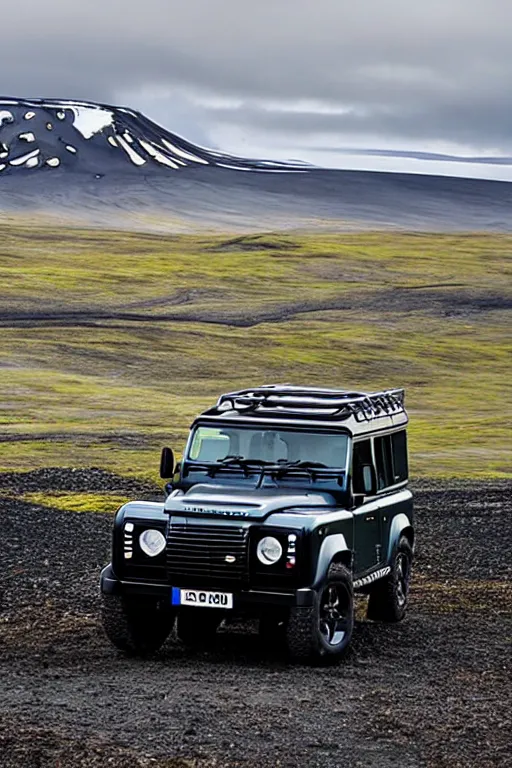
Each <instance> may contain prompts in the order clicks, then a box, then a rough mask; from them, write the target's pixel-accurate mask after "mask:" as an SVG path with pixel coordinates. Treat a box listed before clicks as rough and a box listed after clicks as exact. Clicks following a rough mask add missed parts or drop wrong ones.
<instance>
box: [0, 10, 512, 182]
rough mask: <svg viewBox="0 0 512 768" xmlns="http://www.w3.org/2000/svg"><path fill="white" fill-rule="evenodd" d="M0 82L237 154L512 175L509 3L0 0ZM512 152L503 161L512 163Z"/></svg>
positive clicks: (15, 91)
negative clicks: (480, 159) (126, 115)
mask: <svg viewBox="0 0 512 768" xmlns="http://www.w3.org/2000/svg"><path fill="white" fill-rule="evenodd" d="M0 24H1V28H2V35H1V38H0V95H3V96H18V97H35V96H38V97H55V98H76V99H87V100H92V101H103V102H108V103H114V104H122V105H125V106H130V107H133V108H135V109H139V110H141V111H143V112H145V113H146V114H147V115H148V116H149V117H151V118H153V119H154V120H156V121H157V122H159V123H161V124H162V125H164V126H165V127H166V128H168V129H169V130H172V131H175V132H176V133H179V134H181V135H183V136H185V137H186V138H188V139H190V140H191V141H196V142H198V143H201V144H203V145H207V146H211V147H217V148H220V149H223V150H226V151H228V152H231V153H237V154H241V155H245V156H260V157H261V156H264V157H269V158H280V159H289V158H296V159H303V160H306V161H310V162H315V163H319V164H322V165H336V166H338V167H361V168H375V169H383V170H384V169H389V170H414V171H421V172H443V173H457V174H461V175H470V176H489V177H493V178H507V179H512V165H511V166H507V165H496V164H494V165H491V164H488V163H485V164H481V163H480V164H476V163H473V162H469V163H468V162H465V163H460V162H459V163H453V162H448V161H445V160H440V159H435V160H426V159H424V158H421V159H418V158H411V157H407V156H406V157H404V156H400V157H393V156H391V157H390V156H388V155H385V156H379V155H375V154H371V155H366V154H351V153H350V152H348V153H347V152H344V153H341V152H340V150H350V149H353V148H359V149H368V148H370V149H379V150H399V151H401V152H406V153H407V152H413V153H414V152H431V153H437V154H444V155H446V154H447V155H457V156H482V155H484V156H487V155H491V156H503V155H505V156H512V101H511V90H512V0H429V2H428V3H426V2H421V1H420V0H352V1H351V2H348V1H347V0H254V2H249V1H248V0H143V2H138V3H134V2H133V0H66V1H65V0H24V1H23V2H22V1H21V0H20V1H19V2H13V1H12V0H11V2H7V0H0ZM511 162H512V161H511Z"/></svg>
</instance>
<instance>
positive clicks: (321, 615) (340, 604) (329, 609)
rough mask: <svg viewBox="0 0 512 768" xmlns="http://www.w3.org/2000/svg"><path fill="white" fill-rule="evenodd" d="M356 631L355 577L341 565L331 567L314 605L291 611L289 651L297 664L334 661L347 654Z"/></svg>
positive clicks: (288, 627)
mask: <svg viewBox="0 0 512 768" xmlns="http://www.w3.org/2000/svg"><path fill="white" fill-rule="evenodd" d="M353 628H354V592H353V587H352V574H351V573H350V571H349V570H348V568H346V567H345V566H344V565H342V564H341V563H332V564H331V566H330V567H329V571H328V573H327V577H326V580H325V582H324V584H323V586H322V587H321V588H320V589H319V590H318V593H317V595H316V599H315V602H314V604H313V605H312V606H311V607H308V608H292V609H291V610H290V617H289V619H288V624H287V627H286V641H287V644H288V649H289V651H290V654H291V656H292V658H294V659H295V660H297V661H306V662H307V661H310V662H313V663H327V662H329V661H335V660H337V659H339V658H340V657H341V656H342V655H343V654H344V653H345V651H346V650H347V648H348V645H349V643H350V640H351V638H352V631H353Z"/></svg>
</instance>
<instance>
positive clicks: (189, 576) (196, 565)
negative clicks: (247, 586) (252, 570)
mask: <svg viewBox="0 0 512 768" xmlns="http://www.w3.org/2000/svg"><path fill="white" fill-rule="evenodd" d="M248 535H249V530H248V528H242V527H240V526H234V525H182V524H175V525H172V524H171V526H170V527H169V534H168V536H167V572H168V575H169V580H170V582H171V584H173V585H175V586H177V587H180V586H183V587H202V588H208V587H209V586H210V585H211V586H216V587H218V586H220V585H222V584H225V583H226V584H229V585H231V586H233V583H234V582H243V581H244V580H245V579H246V577H247V574H248V566H247V557H248V548H247V541H248ZM226 557H228V558H230V559H231V558H233V557H234V558H235V561H234V562H227V561H226Z"/></svg>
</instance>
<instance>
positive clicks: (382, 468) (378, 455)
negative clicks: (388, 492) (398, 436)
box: [375, 435, 395, 491]
mask: <svg viewBox="0 0 512 768" xmlns="http://www.w3.org/2000/svg"><path fill="white" fill-rule="evenodd" d="M375 465H376V467H375V468H376V470H377V488H378V489H379V491H381V490H382V489H383V488H387V487H388V485H393V484H394V482H395V481H394V479H393V460H392V458H391V436H390V435H385V436H384V437H376V438H375Z"/></svg>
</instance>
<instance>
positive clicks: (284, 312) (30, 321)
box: [0, 287, 512, 328]
mask: <svg viewBox="0 0 512 768" xmlns="http://www.w3.org/2000/svg"><path fill="white" fill-rule="evenodd" d="M195 298H197V297H194V296H192V295H188V297H185V298H183V297H182V300H179V301H178V300H176V301H175V302H174V305H175V306H176V305H178V304H182V305H183V304H188V303H191V302H192V301H193V300H194V299H195ZM133 306H134V307H136V306H140V307H142V306H143V305H142V304H141V305H137V304H135V305H133ZM153 306H156V303H155V304H154V305H153ZM511 309H512V297H511V296H510V295H508V294H507V293H503V294H501V293H489V292H478V291H469V290H465V291H460V290H458V291H449V290H447V291H441V290H439V289H422V290H420V289H415V290H413V291H411V290H410V289H408V288H406V287H402V288H394V289H392V290H385V291H365V292H360V291H359V292H353V293H350V294H345V295H344V296H340V297H337V298H334V299H325V300H320V301H308V300H304V301H300V302H291V303H288V304H279V303H275V304H271V305H270V306H269V305H267V306H266V307H265V308H264V309H254V310H250V311H247V309H238V308H235V309H228V310H227V311H226V310H225V309H223V310H222V311H219V310H217V309H208V308H206V309H201V308H199V307H198V308H197V309H196V308H195V307H191V308H190V309H189V310H187V311H183V310H181V309H176V310H174V311H173V310H170V311H168V312H165V313H156V312H151V311H150V312H128V311H126V310H122V309H121V308H117V309H116V308H111V309H109V310H99V309H80V308H77V309H68V308H66V309H60V308H58V307H55V308H53V309H44V310H39V311H20V310H17V309H7V310H3V311H2V312H0V327H4V328H39V327H49V328H53V327H64V328H66V327H83V328H88V327H95V328H107V327H125V326H126V327H128V326H131V325H134V324H137V323H151V324H156V323H170V322H172V323H184V322H190V323H212V324H215V325H228V326H230V325H231V326H234V327H239V328H251V327H253V326H255V325H259V324H260V323H268V322H283V321H286V320H293V319H294V318H296V316H297V315H301V314H305V313H310V312H328V311H339V312H348V311H357V312H358V313H361V312H367V313H368V312H369V313H375V312H380V313H382V312H394V313H409V312H418V313H422V314H426V315H430V316H434V317H450V316H469V315H471V316H472V317H475V316H476V317H477V316H478V315H481V314H483V313H486V312H496V311H509V310H511ZM119 323H121V326H120V325H119Z"/></svg>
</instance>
